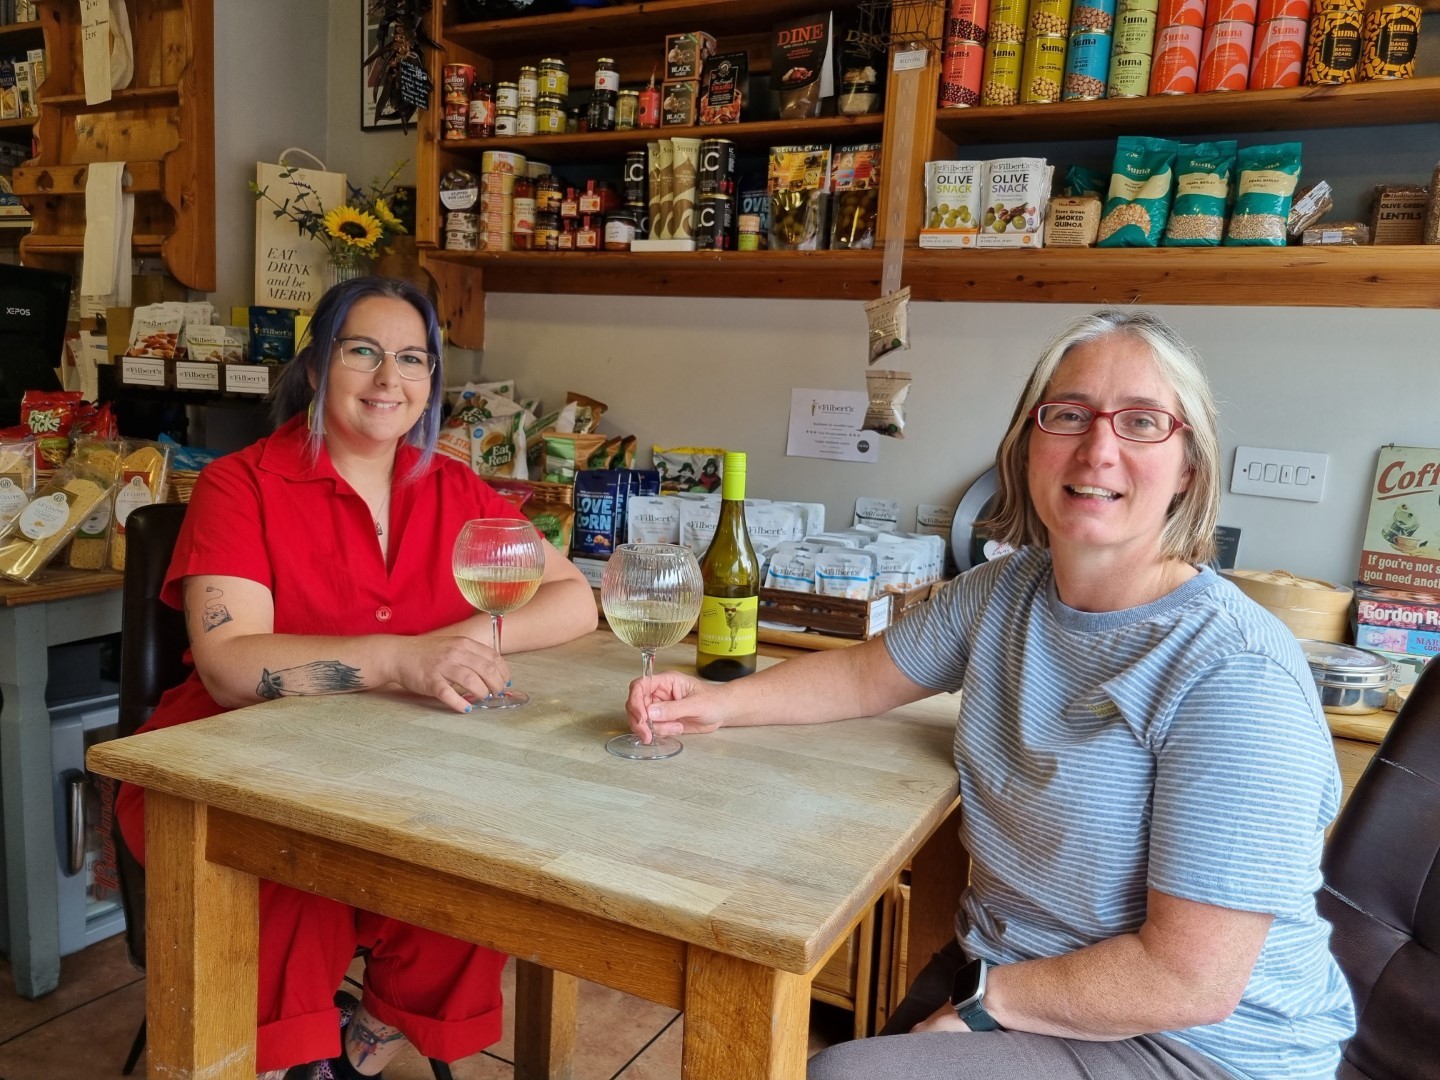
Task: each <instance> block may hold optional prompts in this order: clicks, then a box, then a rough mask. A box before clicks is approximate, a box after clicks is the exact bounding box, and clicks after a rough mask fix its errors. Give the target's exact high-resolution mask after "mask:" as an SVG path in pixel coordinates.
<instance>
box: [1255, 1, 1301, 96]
mask: <svg viewBox="0 0 1440 1080" xmlns="http://www.w3.org/2000/svg"><path fill="white" fill-rule="evenodd" d="M1257 17H1258V20H1259V21H1258V23H1257V24H1256V27H1255V58H1254V60H1252V61H1251V63H1250V89H1251V90H1274V89H1277V88H1280V87H1285V86H1299V85H1300V76H1301V75H1302V74H1303V73H1304V69H1305V31H1306V27H1307V26H1308V24H1309V22H1310V0H1260V5H1259V8H1258V16H1257Z"/></svg>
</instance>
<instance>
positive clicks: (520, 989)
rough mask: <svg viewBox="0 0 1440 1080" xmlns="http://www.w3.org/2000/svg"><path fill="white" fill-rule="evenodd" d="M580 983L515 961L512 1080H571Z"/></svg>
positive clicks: (538, 966)
mask: <svg viewBox="0 0 1440 1080" xmlns="http://www.w3.org/2000/svg"><path fill="white" fill-rule="evenodd" d="M579 994H580V980H579V979H577V978H576V977H575V976H574V975H567V974H566V973H565V972H563V971H552V970H551V969H550V968H543V967H541V966H540V965H539V964H532V963H530V961H528V960H521V959H520V958H519V957H516V958H515V1080H572V1078H573V1077H574V1075H575V1015H576V1004H577V1001H578V999H579Z"/></svg>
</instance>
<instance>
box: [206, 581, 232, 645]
mask: <svg viewBox="0 0 1440 1080" xmlns="http://www.w3.org/2000/svg"><path fill="white" fill-rule="evenodd" d="M211 593H213V594H214V595H213V596H212V595H211ZM224 595H225V591H224V590H223V589H217V588H215V586H214V585H206V586H205V609H204V611H202V612H201V614H200V625H201V626H202V627H204V629H205V632H206V633H207V634H208V633H209V632H210V631H211V630H214V629H215V628H216V627H217V626H224V625H225V624H226V623H227V622H233V621H234V620H233V619H232V618H231V615H230V609H229V608H227V607H226V606H225V605H224V603H223V602H222V601H221V599H220V598H221V597H222V596H224Z"/></svg>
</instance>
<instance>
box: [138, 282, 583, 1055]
mask: <svg viewBox="0 0 1440 1080" xmlns="http://www.w3.org/2000/svg"><path fill="white" fill-rule="evenodd" d="M442 384H443V376H442V371H441V364H440V332H439V327H438V324H437V322H436V317H435V311H434V308H433V307H432V305H431V304H430V301H429V300H428V298H426V297H425V295H424V294H423V293H421V292H420V291H419V290H418V289H416V288H415V287H414V286H413V285H410V284H408V283H406V282H403V281H395V280H390V279H384V278H361V279H358V280H355V281H350V282H346V283H344V284H342V285H338V286H336V287H335V288H333V289H331V290H330V291H329V292H327V293H326V294H325V295H324V296H323V297H322V298H321V300H320V302H319V303H318V304H317V305H316V308H315V315H314V318H313V319H312V321H311V323H310V332H309V341H308V343H307V344H306V346H305V347H304V348H303V349H302V350H301V351H300V353H299V355H298V356H297V357H296V358H295V360H294V361H292V362H291V364H290V365H289V366H288V367H287V368H286V370H285V372H284V373H283V374H282V376H281V378H280V382H279V385H278V387H277V390H276V400H275V419H276V420H277V422H278V423H279V425H280V426H279V427H278V429H277V430H276V432H275V433H274V434H273V435H271V436H269V437H268V438H265V439H262V440H260V441H259V442H257V443H255V444H254V445H252V446H250V447H247V448H246V449H245V450H242V451H240V452H238V453H236V454H232V455H229V456H227V457H224V458H221V459H220V460H219V461H216V462H215V463H214V464H212V465H210V466H209V467H207V468H206V469H205V471H204V472H203V473H201V475H200V479H199V481H198V482H197V484H196V485H195V491H194V495H193V497H192V499H191V501H190V506H189V509H188V511H187V512H186V516H185V524H184V526H183V528H182V530H181V533H180V537H179V540H178V542H177V544H176V549H175V555H174V558H173V560H172V562H171V564H170V569H169V572H168V574H167V576H166V581H165V586H164V590H163V592H162V594H161V595H162V598H163V599H164V600H165V602H166V603H168V604H170V605H171V606H173V607H176V608H183V610H184V611H185V617H186V623H187V626H188V628H189V632H190V652H191V658H192V660H193V664H194V670H193V671H192V672H191V674H190V677H189V679H188V680H187V681H186V682H184V683H183V684H181V685H180V686H178V687H176V688H175V689H174V690H172V691H170V693H168V694H167V695H166V696H165V698H164V699H163V700H162V701H161V703H160V705H159V706H158V707H157V708H156V710H155V713H154V715H153V716H152V717H151V718H150V720H149V721H148V722H147V723H146V725H145V727H144V728H142V729H141V730H149V729H152V728H160V727H168V726H170V725H172V724H181V723H185V722H187V721H190V720H196V719H199V718H200V717H204V716H212V715H214V714H216V713H219V712H224V711H227V710H230V709H238V708H241V707H242V706H245V705H253V704H255V703H256V702H258V701H261V700H264V699H267V698H274V697H279V696H282V695H297V694H337V693H349V692H353V691H359V690H368V689H373V688H377V687H383V686H390V687H394V686H400V687H403V688H404V689H406V690H410V691H412V692H414V693H417V694H423V695H426V696H430V697H434V698H435V699H436V700H437V701H438V702H440V703H441V704H443V705H445V706H446V707H448V708H451V709H455V710H456V711H459V712H470V711H471V709H472V706H471V704H470V700H467V699H474V698H479V697H484V696H485V695H487V694H489V693H491V692H494V691H499V690H503V689H504V687H505V686H506V683H507V680H508V678H509V669H508V668H507V666H506V664H505V660H504V658H503V657H501V656H499V655H497V654H496V653H495V652H494V651H493V650H492V649H491V648H490V646H489V644H488V642H489V640H490V624H489V616H487V615H484V614H481V613H478V612H476V611H475V609H474V608H473V607H471V605H470V604H469V602H468V601H466V600H465V598H464V597H463V596H462V595H461V594H460V590H459V589H458V588H457V587H456V585H455V581H454V579H453V577H452V576H451V574H450V552H451V548H452V547H453V545H454V543H455V538H456V536H457V535H458V534H459V531H460V528H461V526H462V525H463V524H464V523H465V522H466V521H468V520H470V519H472V518H478V517H515V518H519V517H521V516H522V515H521V514H520V512H519V511H518V510H517V509H515V507H513V506H512V505H511V504H510V503H508V502H507V501H506V500H504V499H502V498H501V497H500V496H499V495H497V494H496V493H495V492H494V491H493V490H492V489H491V488H490V487H489V486H488V485H487V484H485V483H484V482H483V481H482V480H481V479H480V478H479V477H477V476H476V475H475V474H474V473H473V472H472V471H471V470H469V469H467V468H466V467H465V466H464V465H462V464H460V463H459V462H457V461H454V460H451V459H448V458H444V457H437V456H436V455H435V452H434V451H435V439H436V435H437V434H438V432H439V427H440V410H441V406H442V404H443V401H442V397H443V395H442V390H441V387H442ZM595 625H596V611H595V603H594V598H593V595H592V593H591V590H590V586H589V585H588V583H587V582H586V581H585V579H584V577H582V576H581V574H580V572H579V571H578V570H576V569H575V567H574V566H573V565H572V564H571V563H570V562H569V561H568V560H567V559H566V558H565V557H564V556H563V555H562V554H561V553H560V552H558V551H556V550H555V549H554V548H552V547H550V546H549V545H548V544H547V545H546V562H545V572H544V576H543V577H542V579H541V584H540V588H539V590H538V591H537V592H536V594H535V596H534V598H533V599H532V600H531V601H530V602H529V603H528V604H526V605H525V606H524V607H523V608H520V609H519V610H518V611H516V612H515V613H514V614H512V615H509V616H506V619H505V644H506V645H507V646H508V647H510V648H511V649H512V651H523V650H526V649H536V648H543V647H545V646H548V645H557V644H559V643H561V642H564V641H568V640H570V639H572V638H575V637H578V636H580V635H581V634H585V633H588V632H589V631H590V630H593V629H594V628H595ZM355 752H356V753H364V752H365V748H364V747H356V748H355ZM116 813H117V814H118V816H119V818H120V822H121V828H122V830H123V832H124V835H125V840H126V843H127V845H128V846H129V847H130V848H131V849H132V850H133V851H134V852H135V853H136V855H137V856H138V857H139V858H141V859H142V861H143V857H144V792H143V790H141V789H138V788H135V787H133V786H130V785H125V786H123V787H122V788H121V791H120V795H119V797H118V799H117V803H116ZM357 944H363V945H365V946H366V947H368V948H369V950H370V952H369V956H368V959H367V961H366V972H365V991H364V998H363V1001H362V1002H361V1004H360V1006H359V1008H358V1009H357V1010H356V1011H355V1014H354V1016H353V1018H352V1019H350V1021H349V1022H348V1024H347V1025H346V1027H345V1037H344V1046H343V1048H342V1047H340V1046H338V1045H337V1033H338V1032H339V1030H340V1026H339V1018H338V1015H337V1011H336V1008H335V1006H334V1002H333V995H334V992H335V988H336V987H337V986H338V985H339V984H340V981H341V979H342V978H343V976H344V974H345V971H346V969H347V967H348V966H349V964H350V961H351V958H352V956H353V955H354V952H355V948H356V945H357ZM504 959H505V958H504V957H503V956H502V955H500V954H498V953H495V952H493V951H492V950H489V949H484V948H481V947H479V946H476V945H470V944H467V943H465V942H461V941H458V940H456V939H454V938H450V937H446V936H444V935H441V934H436V933H434V932H432V931H429V930H424V929H421V928H419V927H414V926H410V925H408V924H404V923H400V922H397V921H396V920H394V919H388V918H382V917H381V916H378V915H375V914H372V913H370V912H366V911H360V910H358V909H355V908H351V907H348V906H347V905H344V904H340V903H338V902H336V901H333V900H328V899H324V898H321V897H318V896H313V895H311V894H309V893H303V892H299V891H297V890H295V889H290V888H287V887H285V886H282V885H276V884H274V883H273V882H262V883H261V888H260V995H259V999H260V1000H259V1030H258V1037H257V1044H256V1062H257V1067H258V1068H259V1070H260V1075H261V1076H262V1077H264V1078H265V1080H272V1078H273V1080H279V1078H281V1077H283V1076H284V1075H285V1072H286V1070H287V1069H288V1068H289V1067H290V1066H293V1065H296V1064H300V1063H304V1062H311V1061H316V1060H317V1059H327V1060H321V1061H320V1062H319V1064H317V1065H314V1066H312V1067H311V1076H312V1077H316V1078H329V1077H349V1076H354V1075H360V1076H373V1075H375V1074H377V1073H378V1072H379V1071H380V1069H381V1068H382V1067H383V1066H384V1064H385V1063H386V1062H387V1061H389V1060H390V1059H391V1058H392V1057H393V1056H394V1054H395V1053H396V1052H397V1051H398V1050H399V1049H400V1048H401V1046H403V1044H404V1041H405V1039H406V1038H407V1037H408V1038H409V1039H410V1040H411V1041H413V1042H414V1044H415V1046H416V1048H417V1049H418V1050H419V1051H420V1052H421V1053H422V1054H424V1055H425V1056H427V1057H432V1058H437V1059H441V1060H446V1061H453V1060H455V1059H457V1058H461V1057H466V1056H469V1055H471V1054H474V1053H477V1052H478V1051H480V1050H482V1049H483V1048H484V1047H486V1046H489V1045H490V1044H491V1043H493V1042H495V1041H496V1040H497V1039H498V1038H499V1037H500V1015H501V998H500V969H501V967H502V966H503V964H504ZM337 1050H338V1051H339V1052H338V1054H337Z"/></svg>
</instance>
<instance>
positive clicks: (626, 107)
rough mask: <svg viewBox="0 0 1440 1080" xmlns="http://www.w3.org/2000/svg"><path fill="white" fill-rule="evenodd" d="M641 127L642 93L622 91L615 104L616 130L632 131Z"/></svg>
mask: <svg viewBox="0 0 1440 1080" xmlns="http://www.w3.org/2000/svg"><path fill="white" fill-rule="evenodd" d="M639 126H640V91H638V90H621V91H620V96H619V98H617V99H616V102H615V130H616V131H630V130H632V129H633V128H637V127H639Z"/></svg>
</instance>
